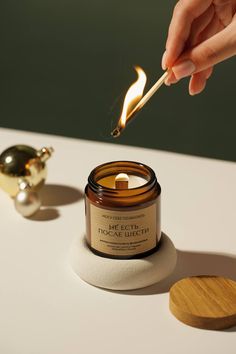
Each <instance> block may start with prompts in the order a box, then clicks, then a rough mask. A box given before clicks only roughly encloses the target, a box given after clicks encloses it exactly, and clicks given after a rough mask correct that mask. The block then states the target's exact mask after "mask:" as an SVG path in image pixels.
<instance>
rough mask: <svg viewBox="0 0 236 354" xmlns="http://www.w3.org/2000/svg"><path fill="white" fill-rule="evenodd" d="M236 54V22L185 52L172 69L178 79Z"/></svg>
mask: <svg viewBox="0 0 236 354" xmlns="http://www.w3.org/2000/svg"><path fill="white" fill-rule="evenodd" d="M235 54H236V23H235V22H234V23H231V25H229V26H228V27H226V28H225V29H224V30H222V31H221V32H218V33H217V34H215V35H214V36H213V37H211V38H209V39H207V40H206V41H204V42H202V43H200V44H199V45H197V46H196V47H194V48H192V49H190V50H188V51H186V52H184V53H183V54H182V55H181V57H180V58H179V59H178V61H177V62H176V63H175V65H174V66H173V67H172V71H173V73H174V75H175V77H176V79H177V80H179V79H182V78H183V77H186V76H189V75H192V74H193V73H197V72H200V71H203V70H205V69H207V68H209V67H211V66H213V65H215V64H217V63H219V62H221V61H223V60H225V59H227V58H230V57H232V56H233V55H235Z"/></svg>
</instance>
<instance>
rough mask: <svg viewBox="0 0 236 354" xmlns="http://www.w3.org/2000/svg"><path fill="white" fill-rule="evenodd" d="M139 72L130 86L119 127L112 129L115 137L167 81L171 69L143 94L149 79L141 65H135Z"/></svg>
mask: <svg viewBox="0 0 236 354" xmlns="http://www.w3.org/2000/svg"><path fill="white" fill-rule="evenodd" d="M135 70H136V72H137V74H138V79H137V81H136V82H135V83H134V84H133V85H131V86H130V88H129V90H128V91H127V94H126V96H125V100H124V105H123V110H122V113H121V116H120V118H119V121H118V124H117V127H116V128H115V129H114V130H113V131H112V133H111V135H112V136H113V137H114V138H117V137H118V136H120V134H121V132H122V130H124V128H125V127H126V125H127V123H128V122H129V121H130V120H131V119H133V118H134V117H135V115H136V113H137V112H139V111H140V109H142V108H143V106H144V105H145V104H146V103H147V102H148V101H149V100H150V98H151V97H152V96H153V95H154V93H155V92H156V91H157V90H158V89H159V88H160V87H161V85H162V84H163V83H164V82H165V79H166V78H167V76H168V75H169V71H165V72H164V74H163V75H162V76H161V77H160V78H159V79H158V80H157V82H156V83H155V84H154V85H153V86H152V87H151V88H150V90H149V91H148V92H147V93H146V94H145V95H144V96H143V91H144V87H145V84H146V81H147V77H146V75H145V73H144V71H143V70H142V69H141V68H140V67H135Z"/></svg>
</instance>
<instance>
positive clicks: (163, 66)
mask: <svg viewBox="0 0 236 354" xmlns="http://www.w3.org/2000/svg"><path fill="white" fill-rule="evenodd" d="M161 66H162V69H163V70H166V69H167V66H166V51H165V52H164V54H163V55H162V60H161Z"/></svg>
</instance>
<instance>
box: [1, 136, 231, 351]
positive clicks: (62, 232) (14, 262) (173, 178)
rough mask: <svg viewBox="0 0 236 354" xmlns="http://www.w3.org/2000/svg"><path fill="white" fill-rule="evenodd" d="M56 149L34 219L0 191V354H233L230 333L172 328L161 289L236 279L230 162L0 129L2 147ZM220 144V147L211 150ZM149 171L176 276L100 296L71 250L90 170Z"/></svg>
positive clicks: (81, 217)
mask: <svg viewBox="0 0 236 354" xmlns="http://www.w3.org/2000/svg"><path fill="white" fill-rule="evenodd" d="M17 143H24V144H29V145H32V146H35V147H37V148H40V147H42V146H44V145H46V146H51V145H52V146H53V147H54V148H55V154H54V156H53V157H52V158H51V159H50V160H49V161H48V168H49V175H48V179H47V187H46V189H45V191H44V192H43V193H44V196H45V195H46V194H47V197H45V198H44V204H45V205H44V207H43V209H44V210H42V211H41V212H40V213H39V214H38V216H37V217H35V218H34V220H27V219H24V218H22V217H21V216H20V215H19V214H17V213H16V211H15V210H14V206H13V201H12V200H11V199H10V198H9V197H8V196H7V195H6V194H5V193H4V192H3V191H0V207H1V216H0V218H1V219H0V220H1V228H0V353H1V354H78V353H80V354H96V353H99V354H100V353H101V354H111V353H112V354H120V353H125V354H126V353H130V354H144V353H146V354H154V353H155V354H156V353H160V354H167V353H168V354H169V353H171V354H172V353H181V354H183V353H191V354H195V353H214V354H217V353H219V354H222V353H227V354H231V353H232V354H235V353H236V327H235V328H232V329H231V330H227V331H222V332H220V331H205V330H200V329H195V328H191V327H188V326H186V325H184V324H182V323H180V322H179V321H178V320H176V319H175V318H174V317H173V316H172V315H171V313H170V312H169V309H168V300H169V295H168V288H169V286H170V285H171V284H172V283H173V282H174V281H175V280H177V279H179V278H181V277H184V276H187V275H192V274H219V275H226V276H228V277H231V278H233V279H235V280H236V256H235V255H236V228H235V221H236V164H235V163H230V162H224V161H217V160H210V159H204V158H197V157H190V156H185V155H179V154H174V153H167V152H162V151H157V150H150V149H143V148H135V147H127V146H117V145H116V146H115V145H112V144H105V143H96V142H90V141H83V140H76V139H69V138H62V137H55V136H50V135H41V134H35V133H26V132H19V131H14V130H7V129H0V149H1V151H3V150H4V149H5V148H7V147H9V146H11V145H15V144H17ZM219 144H220V142H219ZM120 159H126V160H136V161H141V162H144V163H146V164H147V165H149V166H151V167H152V168H153V169H154V170H155V172H156V174H157V177H158V180H159V182H160V184H161V186H162V229H163V231H164V232H165V233H166V234H167V235H168V236H169V237H170V238H171V239H172V241H173V242H174V244H175V246H176V248H177V249H178V250H179V251H178V256H179V258H178V263H177V268H176V271H175V272H174V274H173V276H171V277H170V278H169V279H167V280H165V281H162V282H161V283H160V284H157V285H154V286H152V287H149V288H146V289H143V290H137V291H134V292H129V293H116V292H110V291H104V290H101V289H98V288H95V287H93V286H90V285H88V284H86V283H85V282H83V281H82V280H80V279H79V278H78V276H77V275H76V274H75V273H74V272H73V270H72V269H71V266H70V257H69V255H70V249H71V247H72V245H73V242H74V240H75V239H76V238H77V237H81V235H82V234H83V232H84V227H85V226H84V225H85V223H84V221H85V220H84V204H83V199H82V192H83V189H84V187H85V184H86V180H87V177H88V174H89V172H90V171H91V170H92V169H93V168H94V167H95V166H97V165H98V164H100V163H104V162H108V161H111V160H120Z"/></svg>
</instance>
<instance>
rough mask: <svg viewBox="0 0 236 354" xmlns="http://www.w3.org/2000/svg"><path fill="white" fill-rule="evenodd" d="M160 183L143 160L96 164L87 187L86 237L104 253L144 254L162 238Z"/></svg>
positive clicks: (118, 255) (96, 250)
mask: <svg viewBox="0 0 236 354" xmlns="http://www.w3.org/2000/svg"><path fill="white" fill-rule="evenodd" d="M160 195H161V187H160V185H159V183H158V182H157V179H156V176H155V173H154V171H153V170H152V169H151V168H150V167H148V166H146V165H144V164H141V163H137V162H131V161H116V162H110V163H106V164H103V165H100V166H98V167H96V168H95V169H94V170H93V171H92V172H91V173H90V175H89V178H88V184H87V186H86V188H85V206H86V240H87V244H88V246H89V247H90V249H91V250H92V251H93V252H94V253H95V254H98V255H100V256H103V257H109V258H118V259H129V258H141V257H144V256H147V255H149V254H151V253H153V252H154V251H156V250H157V247H158V244H159V241H160V238H161V225H160Z"/></svg>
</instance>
